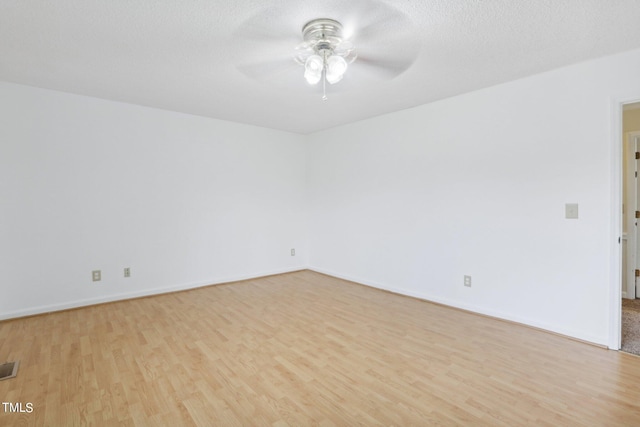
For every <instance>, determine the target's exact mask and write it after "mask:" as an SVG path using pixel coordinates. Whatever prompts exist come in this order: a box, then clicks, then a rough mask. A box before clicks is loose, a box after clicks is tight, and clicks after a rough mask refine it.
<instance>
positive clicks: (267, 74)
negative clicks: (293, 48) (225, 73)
mask: <svg viewBox="0 0 640 427" xmlns="http://www.w3.org/2000/svg"><path fill="white" fill-rule="evenodd" d="M236 68H237V69H238V70H239V71H240V72H241V73H243V74H244V75H245V76H247V77H249V78H251V79H254V80H257V81H262V82H266V81H277V80H280V79H287V78H289V77H290V76H291V75H296V74H298V77H299V78H300V79H301V80H302V77H303V69H302V67H300V66H299V65H298V64H296V63H295V62H294V61H293V59H291V58H290V57H289V58H284V59H282V58H281V59H276V60H269V61H254V62H244V63H241V64H238V65H237V66H236Z"/></svg>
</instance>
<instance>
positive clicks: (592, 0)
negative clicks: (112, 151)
mask: <svg viewBox="0 0 640 427" xmlns="http://www.w3.org/2000/svg"><path fill="white" fill-rule="evenodd" d="M319 17H327V18H333V19H337V20H340V21H341V22H343V23H344V24H345V27H346V28H347V30H348V31H349V32H350V33H352V38H351V39H352V40H353V42H354V44H355V45H356V48H357V49H358V52H359V54H360V55H362V58H363V61H358V60H356V62H354V63H353V64H351V66H350V68H349V70H348V71H347V76H346V77H345V79H344V80H343V81H342V82H340V83H338V84H336V85H333V86H329V87H328V88H327V91H328V95H329V100H327V101H324V102H323V101H322V100H321V96H320V92H319V88H318V87H311V86H309V85H307V84H306V83H305V81H304V79H303V76H302V74H303V73H302V68H301V67H300V66H298V65H296V64H295V63H293V60H291V59H290V58H291V54H292V49H293V48H294V47H295V45H296V44H297V43H299V42H300V41H301V36H300V30H301V28H302V26H303V25H304V24H305V23H306V22H307V21H309V20H311V19H314V18H319ZM638 18H640V1H638V0H615V1H612V0H529V1H525V0H522V1H518V0H402V1H400V0H397V1H383V0H369V1H367V0H353V1H344V0H322V1H317V2H309V1H300V0H235V1H230V0H225V1H220V0H100V1H98V0H56V1H51V0H0V80H3V81H8V82H15V83H21V84H26V85H31V86H37V87H42V88H49V89H55V90H60V91H65V92H71V93H76V94H82V95H89V96H94V97H99V98H105V99H111V100H116V101H123V102H128V103H133V104H139V105H145V106H150V107H157V108H162V109H167V110H174V111H180V112H184V113H190V114H196V115H202V116H208V117H214V118H219V119H224V120H231V121H236V122H242V123H248V124H253V125H258V126H264V127H269V128H274V129H281V130H286V131H291V132H298V133H311V132H314V131H318V130H322V129H326V128H330V127H333V126H337V125H341V124H345V123H349V122H353V121H357V120H361V119H364V118H368V117H372V116H376V115H380V114H384V113H388V112H391V111H397V110H401V109H405V108H409V107H412V106H416V105H420V104H425V103H428V102H431V101H434V100H438V99H442V98H446V97H449V96H453V95H456V94H460V93H464V92H468V91H472V90H475V89H479V88H482V87H487V86H491V85H494V84H497V83H501V82H504V81H508V80H513V79H517V78H520V77H524V76H527V75H531V74H535V73H539V72H542V71H546V70H550V69H554V68H558V67H561V66H564V65H568V64H572V63H576V62H580V61H584V60H588V59H591V58H596V57H600V56H605V55H609V54H613V53H617V52H622V51H625V50H631V49H636V48H640V25H639V19H638ZM367 57H369V58H377V60H379V61H382V60H388V61H390V62H391V63H393V61H395V60H396V59H397V58H398V57H411V58H412V59H414V61H413V63H412V65H411V66H410V67H409V68H407V69H406V70H405V71H404V72H402V73H400V74H398V73H395V74H397V75H394V74H393V73H392V74H386V73H384V72H378V71H381V70H379V69H377V68H376V67H372V66H371V64H370V62H369V63H368V62H367V61H365V60H364V58H367Z"/></svg>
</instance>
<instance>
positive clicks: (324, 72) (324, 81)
mask: <svg viewBox="0 0 640 427" xmlns="http://www.w3.org/2000/svg"><path fill="white" fill-rule="evenodd" d="M322 60H323V62H324V64H323V67H322V100H323V101H326V100H327V51H326V50H325V51H324V52H323V55H322Z"/></svg>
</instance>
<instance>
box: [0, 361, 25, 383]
mask: <svg viewBox="0 0 640 427" xmlns="http://www.w3.org/2000/svg"><path fill="white" fill-rule="evenodd" d="M19 364H20V362H7V363H3V364H2V365H0V380H8V379H9V378H13V377H15V376H16V375H18V365H19Z"/></svg>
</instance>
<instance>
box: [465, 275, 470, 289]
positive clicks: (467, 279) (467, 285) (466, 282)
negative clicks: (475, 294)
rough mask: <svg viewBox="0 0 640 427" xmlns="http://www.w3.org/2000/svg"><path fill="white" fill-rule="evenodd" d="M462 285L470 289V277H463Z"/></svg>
mask: <svg viewBox="0 0 640 427" xmlns="http://www.w3.org/2000/svg"><path fill="white" fill-rule="evenodd" d="M464 285H465V286H466V287H468V288H470V287H471V276H464Z"/></svg>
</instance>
